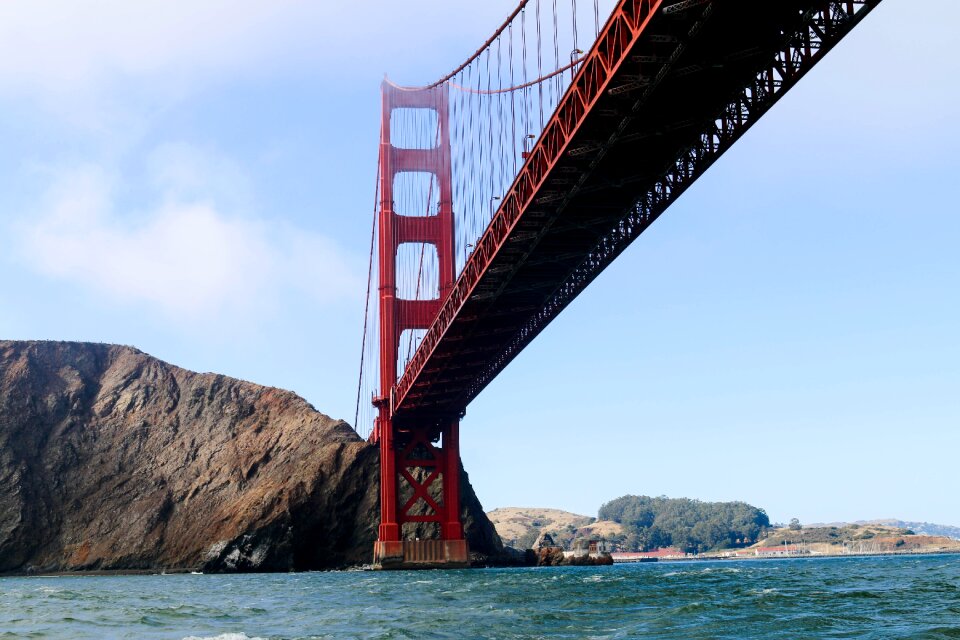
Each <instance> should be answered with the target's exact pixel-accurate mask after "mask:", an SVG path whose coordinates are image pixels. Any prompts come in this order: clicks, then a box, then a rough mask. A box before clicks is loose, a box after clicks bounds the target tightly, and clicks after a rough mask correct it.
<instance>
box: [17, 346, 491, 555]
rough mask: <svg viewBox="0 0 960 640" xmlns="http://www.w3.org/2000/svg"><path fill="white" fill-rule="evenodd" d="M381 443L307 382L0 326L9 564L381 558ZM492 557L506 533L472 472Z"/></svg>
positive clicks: (477, 515)
mask: <svg viewBox="0 0 960 640" xmlns="http://www.w3.org/2000/svg"><path fill="white" fill-rule="evenodd" d="M378 465H379V451H378V449H377V447H375V446H372V445H370V444H368V443H366V442H365V441H363V440H362V439H361V438H360V437H359V436H358V435H357V434H356V432H355V431H354V430H353V429H352V428H351V427H350V426H349V425H348V424H347V423H345V422H343V421H341V420H334V419H332V418H329V417H328V416H325V415H324V414H322V413H319V412H318V411H316V410H315V409H314V408H313V407H312V406H310V405H309V404H308V403H307V402H306V401H305V400H303V399H302V398H300V397H299V396H297V395H295V394H293V393H291V392H289V391H283V390H281V389H275V388H270V387H263V386H260V385H256V384H252V383H249V382H244V381H241V380H237V379H234V378H229V377H226V376H222V375H217V374H210V373H204V374H198V373H193V372H191V371H187V370H185V369H181V368H179V367H175V366H172V365H169V364H167V363H165V362H162V361H160V360H157V359H155V358H152V357H151V356H149V355H147V354H145V353H143V352H141V351H138V350H136V349H133V348H130V347H122V346H116V345H106V344H90V343H77V342H47V341H42V342H34V341H0V572H31V571H33V572H54V571H82V570H87V571H98V570H99V571H104V570H128V571H129V570H147V571H150V570H165V569H166V570H173V569H199V570H204V571H287V570H309V569H329V568H338V567H345V566H351V565H359V564H363V563H366V562H369V561H370V559H371V556H372V548H373V541H374V539H375V537H376V528H377V524H378V521H379V470H378ZM461 494H462V505H463V521H464V525H465V530H466V534H467V538H468V541H469V544H470V548H471V551H472V552H474V553H475V554H476V559H477V561H478V562H479V563H484V562H487V561H490V560H491V559H494V558H497V557H500V556H501V555H502V554H503V546H502V544H501V543H500V539H499V537H498V536H497V534H496V530H495V529H494V528H493V525H492V524H491V523H490V521H489V519H488V518H487V516H486V515H485V514H484V512H483V509H482V508H481V507H480V503H479V501H478V500H477V499H476V495H475V494H474V492H473V489H472V487H471V486H470V484H469V480H468V478H467V476H466V474H465V473H462V474H461Z"/></svg>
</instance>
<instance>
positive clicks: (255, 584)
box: [0, 556, 960, 640]
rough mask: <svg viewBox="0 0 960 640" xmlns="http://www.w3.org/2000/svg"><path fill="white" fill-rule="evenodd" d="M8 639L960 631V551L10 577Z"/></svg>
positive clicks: (914, 634) (6, 582) (0, 620)
mask: <svg viewBox="0 0 960 640" xmlns="http://www.w3.org/2000/svg"><path fill="white" fill-rule="evenodd" d="M0 638H97V639H101V638H107V639H112V638H164V639H166V638H171V639H176V640H181V639H183V638H217V639H218V640H246V639H248V638H250V639H252V638H271V639H273V638H417V639H419V638H577V639H579V638H597V639H599V638H931V639H932V638H960V556H925V557H883V558H837V559H821V560H809V559H803V560H764V561H735V562H697V563H657V564H639V565H618V566H613V567H566V568H539V569H485V570H474V571H430V572H390V573H386V572H385V573H373V572H343V573H309V574H280V575H277V574H273V575H269V574H260V575H240V576H222V575H221V576H217V575H169V576H109V577H99V576H97V577H52V578H0Z"/></svg>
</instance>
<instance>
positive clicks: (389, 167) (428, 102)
mask: <svg viewBox="0 0 960 640" xmlns="http://www.w3.org/2000/svg"><path fill="white" fill-rule="evenodd" d="M382 96H383V112H382V124H381V133H380V197H381V201H380V216H379V231H380V232H379V237H380V241H379V248H378V251H379V254H378V255H379V282H380V390H381V391H380V395H379V396H378V397H377V398H376V399H375V402H374V404H375V405H376V406H377V408H378V412H379V415H378V417H377V418H376V422H375V427H374V432H373V436H372V437H373V439H374V440H375V441H377V442H378V443H379V445H380V529H379V535H378V540H377V542H376V543H375V545H374V564H375V565H376V566H379V567H380V568H415V567H436V566H445V567H451V566H466V565H467V564H468V563H469V553H468V549H467V543H466V540H465V539H464V537H463V526H462V524H461V522H460V483H459V478H460V445H459V428H460V424H459V419H458V418H453V419H450V418H438V419H437V420H428V421H427V422H426V423H423V422H420V423H417V424H402V423H398V421H397V420H395V418H394V402H393V400H394V398H393V389H394V387H395V385H396V383H397V377H398V362H397V361H398V356H399V351H400V338H401V336H402V334H403V332H404V331H406V330H418V329H420V330H425V329H428V328H429V327H430V324H431V323H432V322H433V321H434V319H435V318H436V316H437V314H438V313H439V311H440V306H441V304H442V303H443V300H444V299H445V298H446V297H447V295H448V294H449V293H450V290H451V289H452V288H453V284H454V280H455V275H456V264H455V253H454V221H453V187H452V177H451V157H450V125H449V112H448V94H447V87H446V85H440V86H437V87H434V88H429V89H407V88H401V87H397V86H395V85H393V84H391V83H390V82H388V81H384V83H383V85H382ZM406 109H414V110H418V113H419V114H421V115H425V116H427V117H426V118H421V119H419V121H420V122H424V121H426V122H430V123H431V131H432V133H431V138H432V140H433V146H427V147H426V148H405V147H403V146H398V145H397V144H394V141H395V138H394V137H391V124H392V121H393V119H394V118H393V116H394V115H395V114H396V112H397V110H406ZM398 122H399V119H398ZM396 133H399V132H396ZM405 172H417V173H421V174H427V175H431V174H432V178H431V181H430V182H429V184H435V185H436V187H435V188H436V189H437V193H436V194H435V195H436V201H437V207H436V210H435V211H419V212H413V211H397V210H396V206H397V205H396V200H395V198H394V189H395V183H396V178H397V176H398V175H400V174H402V173H405ZM406 184H410V182H409V181H408V182H407V183H406ZM431 188H433V187H431ZM432 195H433V194H431V197H429V198H428V199H427V202H428V203H429V202H430V200H431V199H433V197H432ZM424 214H426V215H424ZM405 243H416V244H418V245H429V246H432V247H434V248H435V249H436V255H437V266H438V269H439V274H438V280H439V286H438V291H437V292H436V293H437V297H436V298H432V299H419V300H410V299H402V298H400V297H399V296H398V289H397V256H398V253H399V250H400V246H401V245H402V244H405ZM418 297H419V296H418ZM405 525H406V526H405ZM405 530H406V534H405ZM405 538H408V539H405ZM409 538H414V539H412V540H411V539H409Z"/></svg>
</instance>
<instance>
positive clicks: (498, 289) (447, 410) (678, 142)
mask: <svg viewBox="0 0 960 640" xmlns="http://www.w3.org/2000/svg"><path fill="white" fill-rule="evenodd" d="M823 4H824V3H823V2H809V1H807V2H803V1H799V0H778V1H777V2H771V1H770V0H737V1H733V0H727V1H722V0H715V1H714V2H713V3H712V4H711V5H701V6H699V7H698V9H696V10H689V11H685V12H680V13H678V14H676V15H667V14H665V13H664V12H663V11H662V10H660V11H658V12H657V13H656V14H655V15H654V16H653V17H651V19H650V22H649V23H648V24H647V26H646V28H645V29H644V30H643V32H642V33H641V35H640V36H639V38H638V39H637V40H636V42H635V44H634V46H633V47H632V48H631V50H630V51H629V52H628V53H627V55H626V57H625V58H624V59H623V60H624V62H623V64H622V65H621V67H620V68H619V69H618V70H617V71H616V74H615V75H614V76H613V78H612V79H611V81H610V83H609V84H608V85H607V88H606V90H605V91H604V92H603V93H602V95H601V97H599V98H598V100H597V102H596V103H595V105H594V107H593V108H592V109H591V110H590V111H589V113H588V114H587V115H586V116H585V117H584V119H583V121H582V122H581V124H580V126H579V128H578V129H577V131H576V133H575V134H574V135H573V136H572V138H571V140H570V142H569V143H568V144H567V146H566V148H565V150H564V153H563V154H562V156H561V157H560V159H559V161H558V162H556V164H555V165H554V166H553V167H552V169H551V171H550V173H549V175H548V177H547V179H546V180H544V181H542V182H541V184H540V186H539V188H538V190H537V192H536V194H535V196H534V197H533V198H532V199H531V200H530V203H531V204H530V205H529V206H527V207H526V208H525V209H524V210H523V211H522V214H521V215H520V217H519V219H518V220H517V222H516V223H515V225H514V227H513V229H512V231H511V233H510V235H509V236H508V238H507V240H506V241H505V242H504V243H503V244H502V245H501V246H500V248H499V250H498V251H497V252H496V254H495V255H494V256H493V258H492V259H490V260H489V262H488V264H487V266H486V268H485V270H484V271H483V273H482V276H481V277H480V278H479V280H478V281H477V283H476V285H475V286H474V287H473V289H472V291H471V294H470V295H469V297H467V298H466V300H465V301H463V302H462V304H461V306H460V309H459V311H458V312H457V313H456V316H455V318H454V319H453V321H452V322H450V324H449V326H447V327H446V331H445V332H444V333H443V335H442V338H441V339H440V340H439V342H438V343H437V344H436V346H435V348H434V349H433V350H432V352H431V353H430V354H429V357H427V359H426V360H425V361H424V364H423V366H422V367H421V368H420V369H419V370H418V371H417V372H416V377H415V379H414V381H413V383H412V384H411V385H409V388H408V391H407V392H406V393H405V395H404V396H403V397H402V398H398V399H397V400H398V405H397V406H396V407H395V422H396V424H398V425H402V424H405V423H414V422H419V423H424V422H439V421H442V420H443V419H446V418H449V417H452V416H455V415H457V414H459V413H460V412H461V411H462V410H464V408H465V407H466V405H467V403H468V402H469V401H470V400H471V399H472V398H473V397H474V396H475V395H476V394H477V393H479V391H480V390H481V389H482V388H483V386H485V385H486V384H487V383H488V382H489V380H490V379H492V377H493V376H494V375H495V374H496V372H497V371H499V370H500V369H502V368H503V366H505V365H506V364H507V362H509V360H510V359H512V358H513V357H514V356H515V355H516V353H518V352H519V350H520V349H521V348H522V346H521V347H520V348H517V347H516V345H517V342H518V334H519V332H521V331H527V332H529V331H530V330H529V327H531V326H536V330H535V332H539V330H541V329H542V328H543V326H545V325H546V323H547V322H549V320H550V319H552V318H547V319H546V320H545V321H543V322H540V323H539V324H537V323H534V324H533V325H531V319H532V318H534V317H535V316H536V315H537V314H542V313H543V310H544V308H545V307H547V306H548V305H549V304H550V300H551V299H552V298H553V297H555V296H556V293H557V291H558V288H560V287H561V286H562V285H563V284H564V283H565V282H568V281H569V279H570V278H571V276H572V274H573V273H574V272H575V271H576V270H577V269H578V268H580V269H582V267H583V263H584V261H585V260H587V259H588V258H589V256H590V255H591V252H594V251H595V250H596V247H597V245H598V243H599V242H601V241H602V239H603V238H604V237H605V236H606V235H607V234H608V233H609V232H610V230H611V229H613V228H615V227H616V226H617V225H618V224H621V221H622V220H623V219H624V216H625V215H627V214H628V213H629V211H630V210H631V209H632V208H633V207H634V205H635V204H636V203H637V201H638V199H639V198H641V197H642V196H643V194H644V193H645V192H646V191H647V190H648V189H650V188H651V187H652V185H654V183H655V182H656V181H657V180H658V179H660V178H661V177H662V176H663V175H664V172H666V171H668V170H669V169H670V168H671V167H672V166H674V165H675V164H676V161H677V158H678V156H680V154H682V153H683V152H684V151H685V150H686V149H689V148H690V147H691V145H693V144H695V142H696V140H697V139H698V137H699V136H700V134H701V132H702V131H703V129H704V126H706V125H708V124H711V123H713V122H714V121H716V120H717V118H718V117H719V115H720V114H721V113H722V112H723V110H724V108H725V107H726V106H727V105H728V104H729V102H730V100H731V99H732V98H733V97H734V96H735V95H736V94H738V93H739V92H742V91H743V89H744V87H745V86H748V85H749V83H750V82H751V81H753V80H754V79H755V77H756V75H757V73H758V72H759V71H760V70H762V69H763V68H764V67H765V66H769V65H770V63H771V61H772V60H773V59H774V57H775V55H776V54H777V52H778V51H782V50H783V48H784V46H785V42H786V40H787V39H788V38H789V36H790V35H792V34H795V33H796V32H797V31H799V30H800V29H801V28H802V27H803V26H804V25H803V15H804V11H806V10H811V9H813V8H815V7H817V6H818V5H820V6H822V5H823ZM704 6H707V7H709V8H708V10H707V11H706V12H705V11H704ZM785 34H786V35H785ZM658 74H659V78H658ZM604 266H605V265H601V267H600V268H599V269H597V273H599V271H600V270H602V268H603V267H604ZM595 275H596V273H594V274H593V275H592V276H591V277H590V278H589V279H588V281H587V282H585V283H584V284H583V286H586V284H587V283H588V282H589V280H592V277H594V276H595ZM574 297H575V294H574ZM570 299H572V297H571V298H570ZM567 302H569V301H567ZM562 306H565V304H564V305H562ZM562 306H561V308H562ZM559 310H560V309H556V310H555V311H553V312H551V313H553V315H556V313H559ZM525 327H526V328H527V329H525ZM521 338H522V340H521V341H525V342H524V344H525V343H526V342H529V340H532V338H533V336H532V335H531V336H521ZM511 345H512V346H511Z"/></svg>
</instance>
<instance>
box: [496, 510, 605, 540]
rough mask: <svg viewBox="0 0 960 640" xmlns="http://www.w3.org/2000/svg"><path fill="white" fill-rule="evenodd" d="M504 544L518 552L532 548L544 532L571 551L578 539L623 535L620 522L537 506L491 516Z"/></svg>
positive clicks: (501, 511)
mask: <svg viewBox="0 0 960 640" xmlns="http://www.w3.org/2000/svg"><path fill="white" fill-rule="evenodd" d="M487 517H488V518H490V521H491V522H492V523H493V526H494V527H496V529H497V533H498V534H499V535H500V539H501V540H503V544H505V545H508V546H511V547H513V548H515V549H529V548H530V547H531V546H532V545H533V543H534V541H535V540H536V539H537V538H538V537H539V536H540V533H541V532H546V533H549V534H550V536H551V537H552V538H553V539H554V541H555V542H556V543H557V544H559V545H561V546H563V547H565V548H570V546H571V543H572V542H573V541H574V540H575V539H577V538H592V537H600V538H607V539H609V538H615V537H618V536H622V535H623V527H622V526H621V525H619V524H617V523H616V522H609V521H602V520H597V519H596V518H591V517H590V516H582V515H579V514H576V513H570V512H569V511H561V510H560V509H541V508H537V507H503V508H500V509H494V510H493V511H490V512H489V513H487Z"/></svg>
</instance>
